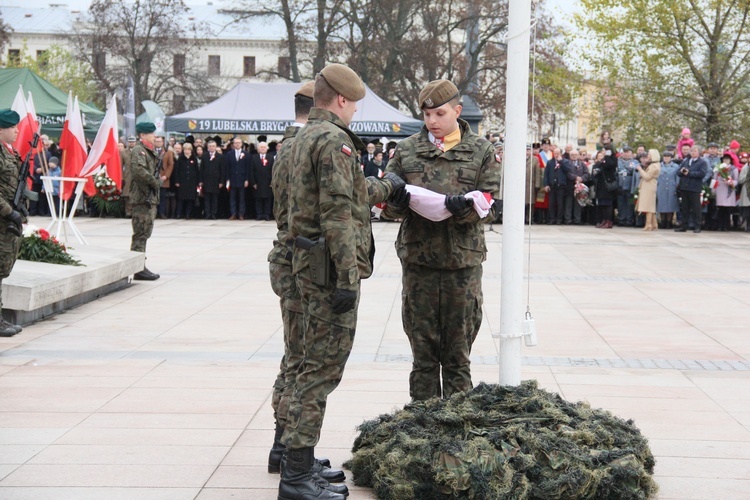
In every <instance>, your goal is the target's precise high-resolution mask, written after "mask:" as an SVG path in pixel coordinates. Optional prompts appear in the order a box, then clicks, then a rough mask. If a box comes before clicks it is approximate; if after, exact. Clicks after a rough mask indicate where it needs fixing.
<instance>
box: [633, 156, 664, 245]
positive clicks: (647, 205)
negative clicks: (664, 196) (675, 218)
mask: <svg viewBox="0 0 750 500" xmlns="http://www.w3.org/2000/svg"><path fill="white" fill-rule="evenodd" d="M647 159H648V162H645V161H644V162H642V163H641V165H638V166H637V167H635V168H636V170H637V171H638V174H639V175H640V177H641V180H640V183H639V184H638V201H637V202H636V206H635V208H636V210H637V211H639V212H641V213H643V214H646V224H645V225H644V226H643V230H644V231H656V230H657V229H658V225H657V224H656V185H657V183H658V181H659V173H660V172H661V165H660V163H659V160H660V157H659V151H657V150H656V149H651V150H649V152H648V158H647ZM646 163H648V164H646Z"/></svg>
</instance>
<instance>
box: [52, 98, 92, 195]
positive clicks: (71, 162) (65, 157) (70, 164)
mask: <svg viewBox="0 0 750 500" xmlns="http://www.w3.org/2000/svg"><path fill="white" fill-rule="evenodd" d="M59 146H60V149H62V150H63V153H62V160H61V162H60V163H61V165H62V167H61V168H62V176H63V177H80V173H81V169H82V168H83V164H84V163H86V137H85V136H84V135H83V120H81V110H80V108H79V107H78V97H76V98H75V100H73V94H72V92H71V93H69V94H68V108H67V110H66V111H65V123H63V129H62V133H61V134H60V143H59ZM74 188H75V183H74V182H64V183H63V192H62V197H63V199H64V200H69V199H70V196H71V195H72V194H73V190H74Z"/></svg>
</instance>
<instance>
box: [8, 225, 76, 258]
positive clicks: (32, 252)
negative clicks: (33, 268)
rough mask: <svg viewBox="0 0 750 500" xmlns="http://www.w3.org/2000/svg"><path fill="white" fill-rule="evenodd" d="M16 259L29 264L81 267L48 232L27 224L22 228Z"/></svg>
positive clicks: (65, 248)
mask: <svg viewBox="0 0 750 500" xmlns="http://www.w3.org/2000/svg"><path fill="white" fill-rule="evenodd" d="M18 258H19V259H21V260H29V261H31V262H47V263H49V264H63V265H66V266H82V265H83V264H81V261H79V260H76V259H74V258H73V257H71V256H70V254H69V253H68V249H67V247H66V246H65V245H64V244H63V243H60V242H59V241H58V240H57V238H55V237H54V236H52V235H50V234H49V231H47V230H46V229H37V228H36V227H34V226H32V225H29V224H27V225H26V226H24V230H23V237H22V238H21V249H20V250H19V252H18Z"/></svg>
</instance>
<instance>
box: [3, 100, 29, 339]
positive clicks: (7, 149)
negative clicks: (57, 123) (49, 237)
mask: <svg viewBox="0 0 750 500" xmlns="http://www.w3.org/2000/svg"><path fill="white" fill-rule="evenodd" d="M19 120H20V117H19V116H18V113H16V112H15V111H13V110H10V109H3V110H1V111H0V142H1V143H2V144H0V314H1V313H2V307H3V301H2V284H3V279H5V278H7V277H8V276H10V272H11V271H12V270H13V265H14V264H15V263H16V257H18V251H19V250H20V248H21V238H20V237H19V236H17V235H16V234H13V232H12V231H11V230H9V229H8V227H9V226H15V229H16V232H17V233H21V232H22V231H23V223H24V218H23V216H22V215H21V214H20V213H19V212H18V211H17V210H16V209H15V207H13V198H14V197H15V195H16V188H17V187H18V173H19V169H20V168H21V158H19V157H18V153H16V152H15V151H13V147H12V146H11V144H13V143H14V142H15V141H16V138H17V137H18V122H19ZM21 330H22V328H21V326H20V325H14V324H12V323H9V322H7V321H5V320H4V319H2V316H0V337H12V336H13V335H16V334H18V333H20V332H21Z"/></svg>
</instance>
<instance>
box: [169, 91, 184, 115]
mask: <svg viewBox="0 0 750 500" xmlns="http://www.w3.org/2000/svg"><path fill="white" fill-rule="evenodd" d="M184 112H185V96H184V95H176V94H175V95H173V96H172V113H173V114H176V113H184Z"/></svg>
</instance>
